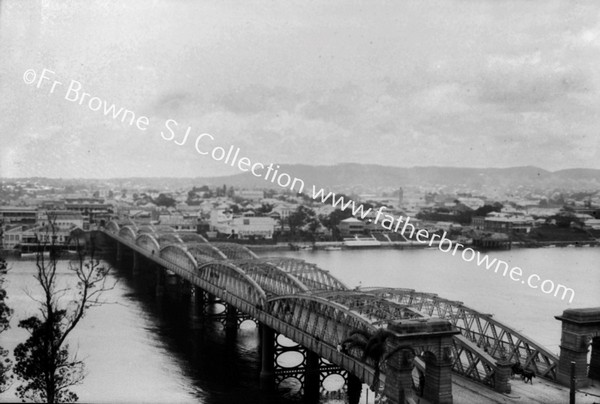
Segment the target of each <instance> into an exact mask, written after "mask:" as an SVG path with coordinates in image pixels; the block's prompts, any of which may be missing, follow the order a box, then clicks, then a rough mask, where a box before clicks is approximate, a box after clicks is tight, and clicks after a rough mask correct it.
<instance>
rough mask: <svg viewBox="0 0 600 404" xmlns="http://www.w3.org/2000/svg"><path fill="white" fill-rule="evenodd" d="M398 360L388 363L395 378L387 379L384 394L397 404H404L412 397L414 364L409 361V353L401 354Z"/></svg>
mask: <svg viewBox="0 0 600 404" xmlns="http://www.w3.org/2000/svg"><path fill="white" fill-rule="evenodd" d="M397 355H398V356H400V358H398V360H395V361H392V362H389V363H388V367H389V371H390V372H392V373H393V374H394V377H390V378H389V380H388V379H387V378H386V383H385V389H384V394H385V395H386V396H387V397H393V398H394V399H395V400H397V401H396V402H398V403H401V404H404V403H405V402H406V399H407V398H408V397H411V396H412V393H411V392H412V385H413V381H412V370H413V366H412V363H411V362H410V361H409V355H410V353H409V352H406V351H405V352H399V353H398V354H397Z"/></svg>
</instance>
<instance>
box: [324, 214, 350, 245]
mask: <svg viewBox="0 0 600 404" xmlns="http://www.w3.org/2000/svg"><path fill="white" fill-rule="evenodd" d="M349 217H352V213H351V211H350V209H347V210H341V209H336V210H334V211H333V212H331V213H330V214H329V215H321V216H320V219H321V223H323V226H325V227H327V228H328V229H329V230H331V234H332V235H333V237H334V238H335V239H337V238H339V229H338V225H339V224H340V222H341V221H342V220H345V219H348V218H349Z"/></svg>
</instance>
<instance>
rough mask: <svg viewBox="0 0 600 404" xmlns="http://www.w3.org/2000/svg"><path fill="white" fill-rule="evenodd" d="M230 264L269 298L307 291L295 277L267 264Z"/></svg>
mask: <svg viewBox="0 0 600 404" xmlns="http://www.w3.org/2000/svg"><path fill="white" fill-rule="evenodd" d="M232 263H233V264H234V265H235V266H237V267H238V268H240V269H242V270H243V271H244V272H245V273H246V274H248V276H250V277H251V278H252V279H254V280H255V281H256V282H257V283H258V284H259V285H260V286H261V287H262V288H263V289H264V291H265V292H266V293H267V295H268V296H269V297H273V296H281V295H291V294H294V293H303V292H307V291H308V290H309V289H308V287H307V286H305V285H304V284H303V283H302V282H300V281H299V280H298V279H297V278H296V277H294V276H293V275H291V274H290V273H288V272H285V271H283V270H281V269H280V268H278V267H277V266H275V265H273V264H270V263H268V262H265V261H261V260H236V261H232Z"/></svg>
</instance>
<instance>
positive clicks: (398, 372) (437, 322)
mask: <svg viewBox="0 0 600 404" xmlns="http://www.w3.org/2000/svg"><path fill="white" fill-rule="evenodd" d="M388 330H389V331H393V332H395V333H396V334H398V335H397V336H395V337H393V338H388V339H387V340H386V344H387V345H388V350H389V351H390V352H391V351H392V350H394V349H396V350H397V351H398V353H397V354H395V355H394V356H392V357H391V358H390V359H388V370H387V371H386V374H385V377H386V388H385V390H384V394H385V395H386V396H387V397H388V399H389V401H390V402H392V403H397V404H404V402H405V400H404V398H403V397H401V396H400V394H399V393H400V387H403V386H404V385H405V384H406V385H408V386H407V387H405V388H403V389H402V395H404V396H406V395H408V391H410V390H409V389H410V387H412V380H411V379H412V378H409V377H410V374H409V373H408V372H406V371H405V370H408V369H407V368H408V367H410V366H408V363H409V362H410V361H409V358H410V356H411V355H414V354H415V353H416V351H415V350H414V348H412V347H420V350H421V352H422V355H421V356H420V358H422V359H423V360H424V362H425V377H424V381H423V398H424V399H425V400H427V401H428V402H430V403H432V404H451V403H452V337H453V336H454V335H456V334H458V333H460V331H458V330H457V329H456V328H454V327H453V326H452V324H451V323H450V322H449V321H447V320H442V319H433V318H432V319H427V320H426V321H422V320H402V321H398V322H393V323H390V324H389V325H388ZM411 351H412V352H411ZM394 383H395V384H396V386H397V387H396V388H395V389H389V388H388V384H390V385H392V386H393V384H394ZM409 386H410V387H409ZM401 400H402V401H401Z"/></svg>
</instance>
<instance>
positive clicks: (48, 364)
mask: <svg viewBox="0 0 600 404" xmlns="http://www.w3.org/2000/svg"><path fill="white" fill-rule="evenodd" d="M55 223H56V222H55V219H52V220H51V222H50V225H49V229H48V230H47V231H46V234H40V235H38V249H37V251H39V253H38V255H37V257H36V267H37V272H36V275H35V280H36V281H37V283H38V285H39V286H40V287H41V289H42V297H41V299H39V300H37V301H38V302H39V304H40V313H41V315H37V316H32V317H30V318H27V319H25V320H22V321H20V322H19V327H21V328H24V329H26V330H27V331H28V332H29V334H30V336H29V338H28V339H27V340H26V341H25V342H23V343H21V344H19V345H18V346H17V347H16V348H15V350H14V355H15V366H14V373H15V374H16V376H17V377H18V379H19V380H20V381H21V382H22V383H21V384H20V385H19V386H18V387H17V395H18V396H19V398H21V399H23V400H27V401H35V402H47V403H60V402H74V401H77V400H78V397H77V395H76V394H75V393H74V392H72V391H71V390H69V388H70V387H72V386H75V385H78V384H81V383H82V382H83V379H84V377H85V373H84V363H83V362H82V361H81V360H79V359H77V355H76V354H72V353H71V351H70V349H69V345H68V344H67V343H66V340H67V337H68V336H69V335H70V334H71V332H72V331H73V330H74V329H75V327H76V326H77V324H79V322H80V320H81V319H82V318H83V317H84V315H85V313H86V311H87V310H88V309H89V308H90V307H92V306H96V305H99V304H102V301H101V300H100V296H101V295H102V293H103V292H105V291H107V290H109V289H112V287H114V285H111V286H107V284H106V281H107V275H108V271H109V269H108V268H107V267H105V266H103V265H102V264H101V263H100V261H99V260H98V259H96V258H95V255H94V253H95V248H94V247H95V246H94V244H95V243H94V240H93V239H92V240H91V243H90V245H89V249H84V248H81V249H80V248H77V251H78V256H77V258H76V259H75V260H73V261H71V262H70V263H69V269H70V271H71V272H72V274H73V275H74V276H75V279H76V280H77V284H76V285H75V286H74V287H72V288H69V287H65V286H64V285H59V284H58V282H57V266H58V259H59V257H60V251H59V248H58V247H59V246H58V245H57V244H56V231H57V227H56V225H55ZM77 244H78V247H79V242H77ZM43 251H49V252H50V257H49V258H47V257H45V256H44V255H43V254H42V252H43ZM70 290H72V291H73V292H75V293H74V294H73V295H72V296H71V295H70V294H69V296H67V293H68V292H69V291H70Z"/></svg>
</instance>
